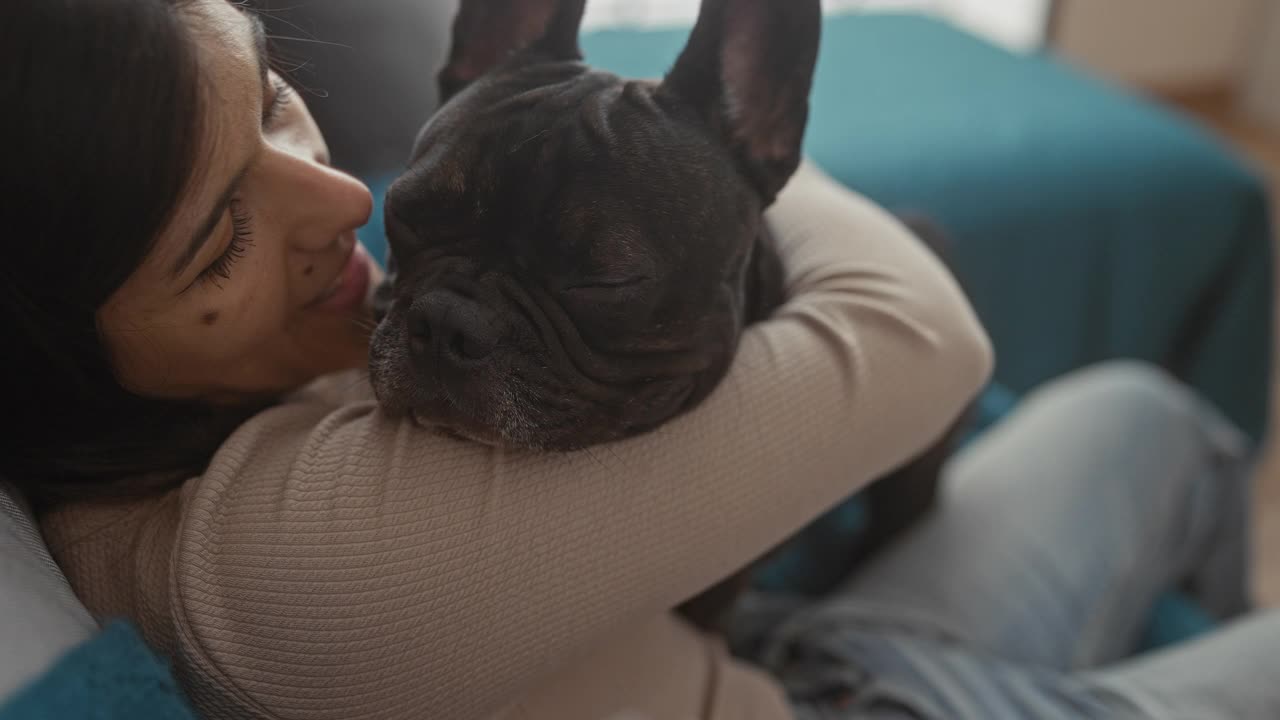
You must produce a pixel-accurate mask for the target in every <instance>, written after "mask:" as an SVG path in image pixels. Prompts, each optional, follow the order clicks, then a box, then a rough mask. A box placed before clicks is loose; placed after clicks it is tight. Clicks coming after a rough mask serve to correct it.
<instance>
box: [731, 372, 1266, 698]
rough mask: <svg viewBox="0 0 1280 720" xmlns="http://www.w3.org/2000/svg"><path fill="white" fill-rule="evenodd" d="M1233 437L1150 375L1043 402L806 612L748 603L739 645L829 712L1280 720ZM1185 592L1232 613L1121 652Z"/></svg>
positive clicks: (957, 471) (1095, 375)
mask: <svg viewBox="0 0 1280 720" xmlns="http://www.w3.org/2000/svg"><path fill="white" fill-rule="evenodd" d="M1246 455H1247V447H1246V443H1245V441H1244V439H1243V438H1242V436H1241V435H1240V434H1239V433H1238V432H1236V431H1235V430H1234V429H1233V428H1231V427H1230V426H1229V425H1228V424H1227V422H1226V421H1225V420H1223V419H1222V418H1221V417H1220V416H1219V415H1218V414H1217V413H1216V412H1214V411H1213V410H1212V409H1211V408H1208V407H1206V406H1205V405H1204V404H1203V403H1202V402H1201V401H1200V400H1199V399H1198V398H1197V397H1196V396H1194V395H1193V394H1192V393H1191V392H1189V391H1188V390H1186V389H1185V388H1183V387H1181V386H1180V385H1178V384H1177V383H1176V382H1174V381H1173V380H1171V379H1169V378H1167V377H1166V376H1164V375H1163V374H1161V373H1159V372H1158V371H1156V370H1153V369H1149V368H1147V367H1145V366H1142V365H1138V364H1134V363H1111V364H1107V365H1102V366H1099V367H1096V368H1092V369H1089V370H1085V371H1081V372H1078V373H1076V374H1074V375H1071V376H1069V377H1067V378H1064V379H1062V380H1059V381H1055V382H1053V383H1051V384H1049V385H1047V386H1046V387H1044V388H1043V389H1041V390H1039V391H1037V392H1035V393H1033V394H1031V395H1030V396H1028V398H1027V399H1026V400H1025V401H1024V402H1023V403H1022V404H1020V405H1019V407H1018V409H1017V410H1015V411H1014V413H1013V414H1012V415H1011V416H1010V417H1009V418H1008V419H1007V420H1005V421H1004V422H1003V423H1002V424H1001V425H1000V426H998V427H997V428H995V429H993V430H992V431H990V432H989V433H988V434H986V435H985V436H983V437H982V438H981V439H980V440H979V441H977V442H976V443H975V444H974V445H972V446H970V447H969V448H968V449H966V450H965V451H964V452H962V453H961V454H960V455H959V456H957V457H956V459H955V460H953V461H952V463H951V465H950V466H949V468H948V471H947V477H946V478H945V488H944V490H943V493H942V498H941V500H940V503H939V507H938V508H937V509H936V510H935V512H934V514H933V515H931V516H930V517H929V518H928V519H926V520H925V521H924V522H923V523H922V524H921V525H920V526H919V527H917V528H916V529H915V530H913V531H912V532H911V533H909V534H908V536H906V537H905V538H904V539H903V540H902V541H900V542H899V543H898V544H896V545H895V546H892V547H890V548H888V549H887V550H886V551H885V552H884V553H883V554H882V555H881V556H880V557H878V558H877V559H876V560H875V561H874V562H873V563H872V564H871V565H870V566H868V567H867V568H866V569H864V570H862V571H860V572H859V573H858V574H857V575H856V576H855V577H854V578H853V579H851V580H850V581H849V582H848V583H846V584H845V585H844V586H842V587H840V588H839V589H838V590H836V591H835V592H833V593H831V594H830V595H828V596H826V597H824V598H822V599H820V600H818V601H816V602H814V601H804V600H800V599H798V598H788V597H785V596H781V595H770V594H764V593H756V594H754V595H752V596H750V597H749V598H748V599H747V600H746V602H744V603H743V608H742V611H741V613H740V615H739V616H738V617H737V618H736V619H735V624H734V633H733V638H732V639H733V642H734V644H735V647H736V649H737V650H738V651H739V652H740V653H741V654H744V655H747V656H748V657H751V658H752V659H754V660H755V661H756V662H758V663H760V664H761V665H763V666H764V667H765V668H767V669H769V670H770V671H771V672H773V673H774V674H775V675H776V676H777V677H778V678H780V679H781V680H782V682H783V684H784V686H785V687H786V688H787V690H788V692H789V693H790V695H791V698H792V700H793V704H794V706H795V709H796V714H797V715H798V716H799V717H800V718H801V719H802V720H809V719H814V720H816V719H818V718H929V719H931V720H932V719H935V718H936V719H938V720H969V719H973V720H1005V719H1010V720H1014V719H1018V718H1035V719H1039V718H1127V717H1134V718H1159V719H1160V720H1165V719H1176V718H1186V719H1187V720H1214V719H1216V718H1224V719H1225V718H1232V719H1233V720H1248V719H1251V718H1258V719H1259V720H1274V719H1275V718H1280V613H1268V614H1257V615H1253V616H1244V615H1243V613H1244V612H1245V611H1246V610H1247V607H1248V602H1247V585H1248V582H1247V567H1248V557H1247V552H1246V550H1247V538H1248V533H1249V523H1248V514H1249V502H1248V500H1249V497H1248V496H1249V493H1248V487H1249V473H1248V468H1247V457H1246ZM1171 587H1182V588H1184V589H1185V590H1186V591H1187V592H1189V593H1190V594H1191V595H1192V596H1193V597H1195V598H1196V599H1197V600H1198V601H1199V602H1200V603H1201V604H1203V605H1204V606H1205V607H1206V608H1208V609H1209V610H1210V611H1211V612H1213V613H1214V614H1215V615H1217V616H1218V617H1220V618H1223V619H1231V621H1230V622H1229V623H1228V624H1227V625H1226V626H1225V627H1223V628H1222V629H1221V630H1218V631H1215V632H1213V633H1211V634H1209V635H1208V636H1205V637H1203V638H1202V639H1198V640H1194V641H1191V642H1187V643H1184V644H1182V645H1179V646H1175V647H1173V648H1170V649H1167V650H1164V651H1161V652H1158V653H1153V654H1148V655H1143V656H1139V657H1137V658H1130V656H1131V655H1132V653H1133V652H1134V651H1135V649H1136V647H1137V644H1138V642H1139V641H1140V639H1141V634H1142V631H1143V628H1144V627H1145V623H1146V619H1147V617H1148V613H1149V612H1150V609H1151V607H1152V606H1153V604H1154V603H1155V602H1156V599H1157V597H1158V596H1159V595H1160V594H1161V593H1163V592H1164V591H1165V590H1167V589H1169V588H1171Z"/></svg>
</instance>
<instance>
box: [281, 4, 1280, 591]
mask: <svg viewBox="0 0 1280 720" xmlns="http://www.w3.org/2000/svg"><path fill="white" fill-rule="evenodd" d="M778 1H779V2H785V1H786V0H778ZM256 4H258V5H259V6H260V7H261V9H262V10H263V11H264V12H265V14H266V15H267V17H268V18H270V26H271V28H272V32H273V33H274V34H275V35H276V36H277V38H276V46H277V50H278V52H279V55H280V58H281V64H282V66H283V68H284V69H286V70H288V71H290V75H291V77H292V78H293V80H294V82H295V83H296V84H298V85H300V86H301V87H302V89H303V92H304V94H305V96H306V97H307V99H308V102H309V103H310V104H311V106H312V108H313V110H314V112H315V114H316V116H317V119H318V121H319V122H320V123H321V125H322V126H323V128H324V130H325V131H326V134H327V136H328V137H329V139H330V143H331V146H332V149H333V151H334V157H335V162H336V163H337V164H338V165H340V166H341V167H343V168H344V169H347V170H350V171H351V172H353V173H356V174H358V175H360V176H362V177H364V178H365V179H366V180H368V181H369V182H370V183H371V185H373V186H374V188H375V192H377V191H378V189H379V188H381V187H384V186H385V183H386V182H387V180H388V179H389V178H390V177H393V176H394V174H395V173H396V172H397V171H398V170H399V169H400V168H401V167H402V166H403V163H404V161H405V159H406V154H407V152H408V148H409V145H410V143H411V142H412V139H413V137H414V135H415V134H416V132H417V130H418V128H419V126H420V125H421V124H422V122H423V121H424V120H425V119H426V118H427V117H428V116H429V114H430V113H431V111H432V110H433V109H434V107H435V104H436V100H435V88H434V74H435V72H436V70H437V69H438V68H439V66H440V64H441V61H442V59H443V57H444V55H445V53H446V52H447V43H448V34H449V23H450V21H451V19H452V16H453V13H454V10H455V7H456V0H454V1H453V2H450V1H449V0H439V1H433V0H359V2H356V1H355V0H303V2H299V1H298V0H258V2H257V3H256ZM824 8H825V10H826V11H827V13H828V18H827V22H826V25H825V26H824V38H823V49H822V57H821V59H820V64H819V69H818V76H817V79H816V81H815V89H814V96H813V107H814V111H813V117H812V121H811V126H810V130H809V135H808V141H807V148H806V150H807V152H808V153H809V155H810V156H812V157H813V158H814V159H816V160H817V162H818V163H819V164H821V165H822V166H824V167H825V168H826V169H827V170H828V172H830V173H831V174H833V175H834V176H835V177H836V178H837V179H839V180H841V181H842V182H845V183H846V184H848V185H850V186H851V187H853V188H855V189H857V190H859V191H860V192H864V193H866V194H868V195H870V196H871V197H873V198H875V199H876V200H877V201H879V202H881V203H883V204H885V205H886V206H888V207H890V208H891V209H895V210H912V211H916V212H924V213H926V214H928V215H930V216H932V217H933V218H935V219H936V220H938V221H939V222H940V223H941V224H942V225H943V226H944V227H945V228H946V229H947V231H948V232H949V233H950V234H951V235H952V236H954V239H955V248H954V256H953V257H949V258H948V261H949V262H950V263H951V264H952V266H953V268H954V269H955V270H956V272H957V274H958V275H959V277H960V279H961V281H962V283H963V284H964V285H965V287H966V289H967V290H968V291H969V292H970V294H971V295H972V296H973V298H974V303H975V306H976V307H977V309H978V311H979V313H980V314H981V315H982V317H983V320H984V322H985V323H986V324H987V326H988V328H989V329H990V331H991V333H992V335H993V338H994V340H995V342H996V346H997V350H998V354H999V367H998V369H997V377H996V381H995V382H994V383H993V385H992V387H991V388H990V389H989V390H988V393H987V394H986V395H985V396H984V398H983V403H984V407H986V408H987V410H989V411H990V415H991V416H992V417H998V415H999V414H1000V413H1001V412H1003V411H1004V410H1007V408H1008V407H1010V406H1012V405H1013V404H1016V402H1017V399H1018V397H1019V396H1020V395H1021V394H1022V393H1024V392H1026V391H1027V390H1028V389H1029V388H1031V387H1033V386H1034V385H1035V384H1037V383H1038V382H1042V381H1043V380H1045V379H1048V378H1050V377H1053V376H1055V375H1058V374H1061V373H1062V372H1066V371H1068V370H1070V369H1072V368H1074V367H1078V366H1080V365H1084V364H1088V363H1090V362H1096V361H1098V360H1102V359H1105V358H1111V357H1139V358H1143V359H1146V360H1149V361H1152V362H1157V363H1160V364H1162V365H1163V366H1165V367H1166V368H1168V369H1169V370H1170V372H1173V373H1175V374H1177V375H1178V376H1179V377H1181V378H1183V379H1184V380H1186V381H1187V382H1189V383H1191V384H1192V385H1195V386H1196V387H1197V388H1198V389H1199V390H1201V392H1203V393H1204V394H1205V395H1206V396H1207V397H1209V398H1210V399H1211V400H1212V401H1213V402H1214V403H1215V404H1217V405H1218V406H1219V407H1221V408H1222V409H1223V410H1224V411H1225V412H1226V414H1228V415H1229V416H1230V417H1231V418H1232V419H1233V420H1234V421H1235V422H1236V423H1237V424H1239V425H1240V426H1241V427H1242V428H1244V429H1245V431H1246V432H1247V433H1249V434H1250V435H1251V437H1252V438H1253V439H1254V440H1256V441H1257V442H1258V443H1259V446H1260V447H1262V448H1265V449H1269V448H1271V447H1273V446H1274V443H1273V442H1272V437H1273V434H1272V433H1271V432H1269V431H1268V427H1269V426H1270V427H1274V423H1268V422H1267V421H1268V419H1269V418H1270V417H1271V410H1270V408H1271V407H1272V405H1273V403H1271V402H1270V397H1271V395H1272V394H1273V393H1274V391H1273V390H1272V389H1271V388H1272V387H1273V383H1272V380H1271V378H1272V376H1273V374H1274V373H1273V365H1274V361H1273V358H1274V357H1275V356H1276V354H1275V352H1274V338H1275V337H1276V333H1275V332H1274V329H1275V325H1274V323H1275V320H1274V318H1275V317H1276V313H1275V300H1274V291H1273V287H1274V278H1275V264H1274V252H1273V246H1274V230H1273V228H1274V224H1273V223H1272V222H1271V215H1272V212H1271V208H1272V207H1273V206H1274V201H1275V199H1276V198H1277V197H1280V196H1278V195H1277V192H1276V189H1277V188H1280V184H1277V183H1280V3H1276V2H1274V0H1212V1H1209V0H1126V1H1125V2H1098V0H843V1H842V0H830V1H829V2H826V3H824ZM697 9H698V2H697V0H591V1H590V2H589V3H588V11H587V17H586V20H585V27H584V31H585V33H586V34H585V36H584V39H583V47H584V50H585V51H586V54H587V60H588V62H591V63H593V64H596V65H599V66H601V67H604V68H607V69H610V70H613V71H615V72H619V73H620V74H624V75H634V76H656V75H660V74H661V73H662V72H663V70H665V68H666V67H667V66H668V65H669V64H670V62H671V61H672V60H673V59H674V57H675V53H676V52H678V50H679V48H680V47H681V45H682V44H683V41H684V38H685V35H686V33H687V28H688V26H689V25H690V24H691V23H692V21H693V19H694V18H695V17H696V14H697ZM366 242H367V243H368V244H370V245H371V246H375V252H376V251H377V246H378V245H379V244H380V229H379V225H378V221H377V220H375V221H374V223H373V224H372V225H371V226H370V228H369V229H368V230H367V232H366ZM1273 455H1274V454H1273V453H1271V452H1266V453H1264V461H1263V463H1262V464H1261V466H1260V470H1259V472H1258V493H1257V523H1256V525H1257V528H1258V538H1259V543H1258V549H1259V552H1258V569H1259V573H1258V577H1259V587H1258V592H1259V597H1260V598H1261V599H1262V600H1263V602H1265V603H1267V604H1272V605H1280V462H1277V461H1276V460H1275V459H1273Z"/></svg>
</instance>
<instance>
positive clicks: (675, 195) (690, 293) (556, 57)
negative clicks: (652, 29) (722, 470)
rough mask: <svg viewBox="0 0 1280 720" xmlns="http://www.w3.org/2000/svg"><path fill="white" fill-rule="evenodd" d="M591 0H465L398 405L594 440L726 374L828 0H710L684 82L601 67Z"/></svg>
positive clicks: (543, 442)
mask: <svg viewBox="0 0 1280 720" xmlns="http://www.w3.org/2000/svg"><path fill="white" fill-rule="evenodd" d="M583 5H584V0H487V1H486V0H470V1H468V0H463V2H462V6H461V10H460V11H459V14H458V17H457V19H456V22H455V25H454V37H453V48H452V52H451V54H450V57H449V61H448V64H447V66H446V67H445V68H444V69H443V70H442V71H441V73H440V75H439V85H440V90H441V97H442V100H444V101H445V104H444V106H443V107H442V108H441V109H440V111H439V112H438V113H436V115H435V116H434V117H432V118H431V120H430V121H429V122H428V123H427V125H426V126H425V127H424V128H423V130H422V132H421V134H420V135H419V137H418V140H417V143H416V144H415V147H414V151H413V155H412V159H411V162H410V167H409V169H408V171H407V172H406V173H405V174H404V175H403V176H402V177H400V178H399V179H398V180H397V181H396V182H395V184H394V185H393V186H392V187H391V189H390V191H389V192H388V195H387V201H386V227H387V232H388V237H389V240H390V246H391V255H392V257H393V264H394V266H395V268H394V270H393V278H394V279H393V281H391V282H390V283H389V285H388V286H386V287H384V288H383V289H382V291H381V295H382V297H381V304H382V312H383V313H385V315H384V317H383V319H382V321H381V323H380V325H379V327H378V330H377V332H376V334H375V337H374V340H373V347H372V351H371V356H370V369H371V374H372V380H373V384H374V388H375V390H376V392H377V394H378V397H379V400H380V401H381V402H382V404H383V405H384V406H385V407H386V408H387V409H388V410H390V411H391V412H410V413H412V414H413V415H414V416H415V417H417V418H418V419H419V420H420V421H423V422H426V423H430V424H432V425H436V426H443V427H445V428H449V429H452V430H453V431H455V432H457V433H458V434H460V435H463V436H466V437H470V438H474V439H479V440H483V441H487V442H497V443H502V444H507V445H519V446H526V447H535V448H544V449H560V450H564V449H573V448H578V447H582V446H585V445H590V444H594V443H598V442H604V441H608V440H612V439H616V438H620V437H625V436H628V435H632V434H636V433H639V432H643V431H645V430H648V429H650V428H653V427H655V426H656V425H658V424H660V423H661V422H663V421H665V420H667V419H669V418H671V417H672V416H674V415H676V414H678V413H680V412H682V411H683V410H685V409H687V408H689V407H692V406H693V405H694V404H696V403H697V402H698V401H699V400H701V399H702V398H703V397H705V395H706V394H707V393H708V392H709V391H710V390H711V389H712V388H713V387H714V385H715V384H716V382H718V381H719V379H720V378H721V377H722V376H723V374H724V372H725V370H726V369H727V367H728V364H729V362H730V360H731V358H732V355H733V352H734V350H735V348H736V345H737V341H738V337H739V335H740V334H741V331H742V328H743V325H744V323H745V322H746V321H747V320H748V319H749V318H748V315H749V307H748V303H749V298H748V296H749V295H751V294H752V293H753V292H754V291H753V289H752V288H751V287H750V284H751V280H752V277H753V273H755V272H756V271H757V265H758V264H759V263H762V262H767V261H768V259H767V258H765V259H762V258H760V257H759V256H760V255H761V253H762V249H761V248H760V247H759V239H760V238H761V236H762V217H761V212H762V210H763V209H764V208H765V207H767V206H768V205H769V204H770V203H771V202H772V201H773V199H774V198H775V196H776V195H777V193H778V191H779V190H780V189H781V188H782V186H783V185H784V184H785V183H786V181H787V180H788V178H789V177H790V176H791V174H792V173H793V172H794V171H795V169H796V167H797V165H798V163H799V159H800V145H801V139H802V137H803V134H804V127H805V122H806V119H807V116H808V94H809V88H810V84H811V78H812V74H813V67H814V62H815V59H816V55H817V45H818V34H819V26H820V10H819V1H818V0H705V2H704V3H703V7H702V11H701V14H700V16H699V19H698V22H697V24H696V26H695V28H694V30H693V33H692V35H691V37H690V39H689V42H688V45H687V46H686V48H685V49H684V51H683V53H682V54H681V55H680V57H679V59H678V60H677V62H676V64H675V65H674V67H673V68H672V70H671V71H670V72H669V73H668V74H667V76H666V77H665V78H664V79H663V80H662V81H661V82H651V81H637V80H626V79H623V78H619V77H617V76H614V75H611V74H608V73H604V72H598V71H594V70H592V69H591V68H589V67H587V66H586V65H584V64H583V63H582V62H581V55H580V52H579V50H578V39H577V37H578V26H579V23H580V21H581V18H582V12H583Z"/></svg>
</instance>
